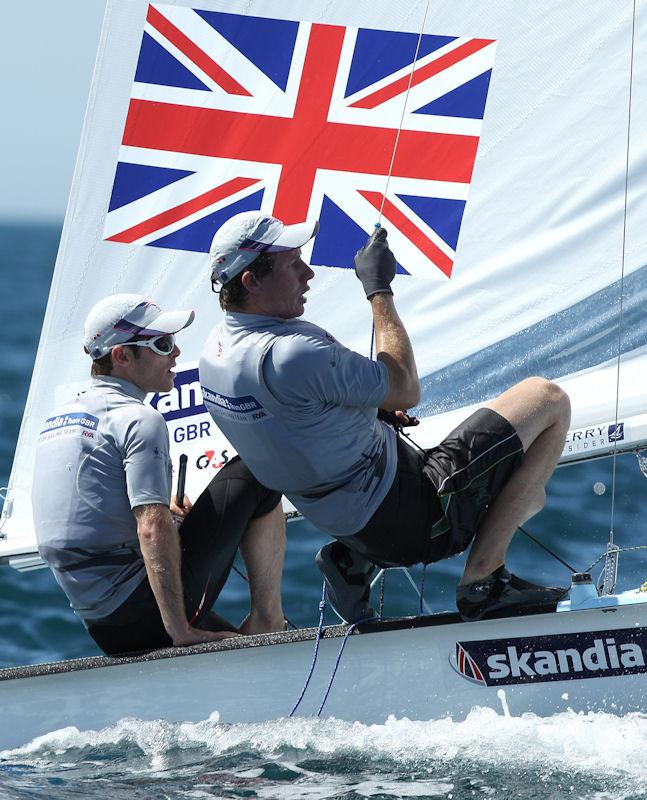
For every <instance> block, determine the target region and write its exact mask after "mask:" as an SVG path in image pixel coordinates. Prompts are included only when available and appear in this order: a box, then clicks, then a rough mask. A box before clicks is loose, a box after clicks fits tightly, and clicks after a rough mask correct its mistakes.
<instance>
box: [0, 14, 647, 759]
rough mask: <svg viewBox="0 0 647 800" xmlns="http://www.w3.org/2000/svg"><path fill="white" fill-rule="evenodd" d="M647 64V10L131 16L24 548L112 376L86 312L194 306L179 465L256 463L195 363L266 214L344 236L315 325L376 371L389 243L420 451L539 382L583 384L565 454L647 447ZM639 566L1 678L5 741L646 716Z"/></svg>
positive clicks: (92, 158) (71, 243)
mask: <svg viewBox="0 0 647 800" xmlns="http://www.w3.org/2000/svg"><path fill="white" fill-rule="evenodd" d="M646 52H647V3H645V2H644V0H599V2H597V3H596V4H594V6H592V5H591V4H590V3H584V2H580V0H575V2H571V3H568V4H564V3H562V2H561V0H546V2H544V3H542V4H539V5H538V4H534V5H533V4H526V6H525V7H524V10H523V13H520V12H519V4H518V3H515V2H512V0H497V1H496V2H492V0H488V1H487V2H485V0H477V2H474V1H473V0H471V1H470V2H469V3H468V2H466V0H434V2H433V3H431V2H428V0H418V2H415V1H414V0H412V1H411V2H410V3H409V4H407V7H406V13H403V9H402V6H401V4H400V5H399V6H396V5H395V4H393V3H390V2H387V0H374V2H372V3H370V4H367V3H359V2H358V3H355V4H352V7H351V6H350V4H348V3H344V2H342V0H325V1H324V0H311V2H309V3H308V4H303V3H300V2H297V0H281V2H278V0H245V2H243V0H227V1H226V2H225V0H177V2H173V3H148V2H147V0H109V2H108V4H107V9H106V16H105V20H104V26H103V32H102V36H101V42H100V46H99V54H98V59H97V64H96V69H95V75H94V80H93V84H92V89H91V95H90V100H89V104H88V110H87V115H86V120H85V126H84V130H83V135H82V141H81V146H80V151H79V157H78V162H77V167H76V172H75V177H74V181H73V186H72V191H71V196H70V201H69V206H68V210H67V215H66V220H65V225H64V229H63V234H62V238H61V244H60V250H59V255H58V259H57V264H56V270H55V274H54V278H53V282H52V288H51V293H50V298H49V303H48V307H47V312H46V315H45V320H44V324H43V330H42V336H41V340H40V345H39V349H38V354H37V357H36V362H35V366H34V373H33V377H32V382H31V387H30V391H29V397H28V400H27V404H26V407H25V412H24V417H23V422H22V426H21V430H20V435H19V439H18V444H17V448H16V454H15V460H14V464H13V469H12V473H11V479H10V485H9V489H8V493H7V497H6V499H5V502H4V506H3V510H2V517H1V530H0V536H1V537H2V538H0V559H1V560H2V561H3V562H5V563H7V564H9V565H11V566H12V567H15V568H17V569H31V568H35V567H37V566H40V565H41V562H40V559H39V556H38V554H37V549H36V541H35V535H34V531H33V523H32V519H31V501H30V492H31V474H32V469H33V462H34V457H35V444H36V440H37V437H38V433H39V431H40V429H41V426H42V423H43V421H44V420H45V419H46V418H47V415H48V413H49V412H50V410H51V407H52V405H56V404H58V403H60V402H61V401H63V400H65V399H69V398H70V397H73V396H74V395H75V394H76V393H77V392H78V391H79V390H82V389H83V388H84V387H85V386H86V385H87V380H88V377H87V372H88V363H87V359H86V358H85V357H84V356H83V354H82V352H81V347H80V342H81V331H82V324H83V319H84V316H85V313H86V312H87V310H88V309H89V308H90V307H91V306H92V305H93V304H94V302H96V301H97V300H98V299H99V298H101V297H104V296H107V295H109V294H111V293H114V292H117V291H123V292H130V291H133V292H139V293H142V294H144V295H147V296H150V297H152V298H154V299H155V300H156V301H158V302H159V303H160V304H161V305H162V306H169V307H170V306H174V307H175V306H177V305H178V304H179V305H181V306H182V307H191V308H194V309H196V315H197V321H196V323H195V324H194V325H193V326H192V327H191V328H190V329H188V330H187V331H186V332H183V334H182V350H183V354H182V358H183V361H182V363H180V364H179V365H178V373H177V379H176V383H175V387H174V389H173V390H172V391H171V392H170V393H168V394H164V395H155V396H153V397H151V398H150V402H151V403H152V404H153V405H154V406H155V407H156V408H157V409H158V410H159V411H160V412H161V413H163V415H164V417H165V419H166V422H167V425H168V428H169V434H170V439H171V444H172V448H173V452H174V457H175V462H176V463H177V462H178V460H179V456H180V455H181V454H184V455H186V456H187V457H188V463H189V465H190V470H189V474H188V477H187V492H188V493H189V495H191V496H193V497H195V496H197V494H198V493H199V492H200V490H201V489H202V488H203V486H204V485H206V483H207V481H208V480H209V478H210V477H211V476H212V475H213V471H214V469H218V468H219V467H221V466H222V464H223V463H225V462H226V460H227V459H228V458H230V457H231V456H232V455H233V453H234V451H233V448H232V447H231V445H230V444H229V443H228V442H227V441H226V440H224V439H223V437H222V435H221V434H220V433H219V431H218V430H217V429H216V428H215V426H214V424H213V422H212V421H211V419H210V417H209V416H208V414H207V412H206V409H205V407H204V405H203V402H202V397H201V394H200V387H199V382H198V376H197V360H198V357H199V353H200V349H201V347H202V344H203V342H204V340H205V338H206V336H207V333H208V331H209V329H210V328H211V327H212V326H213V325H214V324H215V323H216V322H217V321H218V320H219V316H220V312H219V310H218V308H217V304H216V302H215V299H214V297H213V295H211V294H210V293H209V291H208V267H207V257H206V255H205V253H206V251H207V250H208V246H209V242H210V240H211V237H212V235H213V233H214V231H215V230H216V229H217V228H218V227H219V225H220V224H222V222H224V221H225V220H226V219H227V218H228V217H230V216H231V215H233V214H235V213H237V212H239V211H242V210H248V209H258V208H262V209H263V210H267V211H269V212H272V213H274V214H275V215H277V216H279V217H281V218H283V219H284V220H285V221H286V222H295V221H301V220H302V219H305V218H306V217H318V218H319V219H320V221H321V230H322V234H321V235H320V236H319V237H317V239H316V241H315V243H314V245H313V246H311V247H310V250H305V251H304V255H305V257H306V259H309V261H310V263H311V264H312V265H313V266H314V267H315V270H316V272H317V276H316V279H315V280H314V281H313V285H312V290H311V292H310V294H309V301H308V310H307V318H308V319H309V320H311V321H313V322H315V323H317V324H320V325H322V326H324V327H326V328H328V329H330V330H331V331H332V332H333V333H334V334H335V336H336V337H337V338H339V340H340V341H342V342H343V343H344V344H346V345H347V346H349V347H351V348H353V349H355V350H356V351H358V352H363V353H365V354H367V355H368V353H369V349H370V338H371V337H370V332H371V321H370V312H369V308H368V304H367V303H366V302H365V301H364V299H363V297H362V294H361V291H360V289H359V287H358V285H357V282H356V279H355V276H354V275H353V273H352V270H351V269H349V267H351V266H352V257H353V255H354V253H355V251H356V250H357V249H358V247H359V246H361V245H362V244H363V243H364V241H365V240H366V236H367V234H368V233H369V232H370V231H371V230H372V229H373V226H374V224H375V222H376V221H380V222H382V224H384V225H385V227H388V229H389V241H390V244H391V248H392V250H393V251H394V253H395V254H396V257H397V259H398V264H399V266H398V273H399V274H398V275H397V276H396V279H395V282H394V289H395V296H396V302H397V305H398V309H399V311H400V313H401V316H402V318H403V320H404V322H405V325H406V327H407V329H408V330H409V332H410V334H411V338H412V341H413V346H414V351H415V353H416V357H417V362H418V368H419V372H420V374H421V376H422V386H423V400H422V402H421V405H420V407H419V408H418V410H417V413H418V415H419V416H420V417H421V419H422V422H421V425H420V428H419V429H417V430H416V440H417V441H418V443H419V444H420V445H421V446H431V445H433V444H435V443H436V442H438V441H440V440H441V439H442V438H443V436H444V435H445V434H446V433H447V432H448V431H449V430H451V429H452V427H453V426H454V425H455V423H456V422H457V421H459V420H460V419H462V418H464V417H465V416H467V414H469V413H470V411H471V410H472V409H474V408H476V407H478V405H479V404H480V403H482V402H483V401H484V400H487V399H489V398H491V397H493V396H495V395H497V394H499V393H500V392H501V391H503V390H504V389H505V388H507V387H508V386H509V385H511V384H512V383H514V382H516V381H517V380H519V379H520V378H523V377H526V376H528V375H532V374H541V375H544V376H546V377H549V378H552V379H555V380H557V381H558V382H559V383H560V384H561V385H562V386H563V387H564V388H565V389H566V390H567V391H568V393H569V395H570V397H571V400H572V403H573V409H574V413H573V420H572V430H571V431H570V432H569V434H568V437H567V441H566V442H565V447H564V453H563V456H562V462H563V463H564V464H567V463H574V462H578V461H582V460H584V459H593V458H598V457H603V456H611V457H614V458H615V457H616V456H617V454H618V453H620V452H625V451H639V450H640V449H641V448H642V447H645V446H647V369H646V366H647V346H646V342H645V332H646V330H647V323H646V321H645V314H644V312H643V308H644V303H643V302H641V301H642V300H643V297H644V294H645V287H646V286H647V281H646V276H647V265H646V264H645V241H644V237H645V230H647V225H646V224H645V223H646V222H647V193H646V192H645V185H646V182H647V181H646V179H647V175H646V174H645V170H646V165H647V144H646V142H647V138H646V137H645V135H644V134H645V131H646V130H647V102H646V101H647V97H646V96H645V95H647V74H645V73H646V72H647V59H645V58H644V57H643V56H644V55H645V53H646ZM286 512H287V513H288V514H290V515H292V516H294V511H293V510H291V509H289V508H288V509H286ZM294 524H295V525H299V522H295V523H294ZM611 529H612V531H613V523H612V524H611ZM617 553H618V547H617V543H616V542H615V541H613V537H610V544H609V547H608V552H607V554H606V564H605V569H604V572H603V576H602V580H601V586H600V587H599V588H600V591H598V590H597V589H596V587H595V586H594V585H593V584H590V583H587V579H586V577H578V578H576V579H575V581H574V586H573V589H572V592H571V596H570V598H569V599H568V600H566V601H563V602H562V603H560V604H559V605H558V606H557V607H555V606H551V607H540V608H535V609H528V610H527V612H526V613H524V615H522V616H507V617H499V618H494V619H487V620H482V621H479V622H473V623H462V622H460V620H459V618H458V616H457V615H456V614H455V613H453V612H451V611H449V612H447V613H444V614H439V615H427V616H419V617H411V618H406V619H396V620H383V621H377V622H372V623H367V624H365V625H362V626H359V628H357V629H349V628H347V627H346V626H343V625H340V626H333V627H330V628H326V629H325V630H324V631H323V632H321V631H320V629H319V630H316V629H315V628H312V629H306V630H299V631H293V632H289V633H288V632H286V633H277V634H271V635H266V636H258V637H244V638H240V639H235V640H228V641H225V642H220V643H214V644H208V645H199V646H196V647H192V648H179V649H170V650H165V651H158V652H154V653H149V654H144V655H141V656H133V657H129V658H120V659H115V658H102V657H97V658H89V659H80V660H78V661H65V662H57V663H53V664H46V665H37V666H30V667H22V668H16V669H6V670H0V704H1V705H2V709H3V725H2V726H1V728H0V749H4V748H10V747H14V746H18V745H20V744H23V743H25V742H27V741H30V740H31V739H33V738H34V737H38V736H41V735H43V734H45V733H47V732H49V731H52V730H56V729H59V728H63V727H67V726H76V727H78V728H81V729H96V728H101V727H104V726H106V725H109V724H111V723H114V722H115V721H117V720H118V719H121V718H123V717H139V718H142V719H156V718H165V719H169V720H185V719H186V720H198V719H205V718H211V719H214V720H216V719H219V720H221V721H223V722H248V721H259V720H266V719H273V718H277V717H282V716H286V715H287V714H289V713H290V712H291V711H294V713H297V714H302V715H309V714H316V713H320V714H324V715H331V716H335V717H339V718H342V719H350V720H360V721H363V722H381V721H384V720H385V719H386V718H387V717H388V716H389V715H395V716H397V717H403V716H407V717H409V718H414V719H430V718H436V717H440V716H443V715H447V714H451V715H452V716H453V717H454V718H461V717H464V716H465V715H466V714H467V713H468V712H469V710H470V708H472V707H473V706H475V705H479V706H490V707H493V708H495V709H497V710H500V709H501V708H502V707H504V708H505V709H508V710H509V711H510V712H511V713H514V714H518V713H522V712H524V711H532V712H534V713H537V714H542V715H549V714H552V713H555V712H558V711H563V710H565V709H566V708H572V709H574V710H575V711H580V710H582V711H583V710H607V711H615V712H619V711H621V712H628V711H634V710H642V711H645V710H647V698H646V697H645V686H644V678H643V675H644V673H645V672H646V671H647V666H646V663H645V662H646V658H647V604H646V601H647V594H646V593H643V592H640V591H639V590H638V589H636V590H632V591H628V592H624V593H621V594H617V593H615V571H616V567H617ZM320 633H321V635H320ZM315 644H316V650H315ZM315 652H316V658H314V659H313V653H315ZM306 678H308V680H307V681H306ZM304 682H306V688H305V691H304V692H303V696H302V698H301V700H300V702H299V703H298V704H297V706H296V707H295V700H296V698H297V697H298V695H299V692H300V690H301V689H302V687H303V686H304Z"/></svg>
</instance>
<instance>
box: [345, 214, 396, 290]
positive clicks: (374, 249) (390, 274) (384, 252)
mask: <svg viewBox="0 0 647 800" xmlns="http://www.w3.org/2000/svg"><path fill="white" fill-rule="evenodd" d="M395 269H396V263H395V256H394V255H393V253H392V252H391V250H390V249H389V245H388V242H387V241H386V228H378V229H377V230H376V231H375V232H374V233H372V234H371V236H370V237H369V240H368V242H367V243H366V244H365V245H364V247H362V249H361V250H359V251H358V252H357V255H356V256H355V274H356V275H357V277H358V278H359V279H360V281H361V282H362V286H363V287H364V291H365V292H366V297H367V299H368V300H370V299H371V297H373V296H374V295H376V294H393V292H392V291H391V281H392V280H393V278H394V277H395Z"/></svg>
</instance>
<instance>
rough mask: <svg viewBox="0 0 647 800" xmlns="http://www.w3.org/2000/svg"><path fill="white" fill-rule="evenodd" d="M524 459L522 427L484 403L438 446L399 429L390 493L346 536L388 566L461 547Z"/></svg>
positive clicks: (430, 557) (435, 556) (424, 560)
mask: <svg viewBox="0 0 647 800" xmlns="http://www.w3.org/2000/svg"><path fill="white" fill-rule="evenodd" d="M522 461H523V446H522V444H521V440H520V439H519V437H518V435H517V433H516V431H515V429H514V428H513V426H512V425H511V424H510V423H509V422H508V421H507V420H506V419H505V418H504V417H502V416H501V415H500V414H498V413H497V412H496V411H493V410H492V409H489V408H480V409H479V410H478V411H476V412H475V413H474V414H472V415H471V416H470V417H468V418H467V419H466V420H465V421H464V422H462V423H461V424H460V425H459V426H458V427H457V428H456V429H455V430H453V431H452V432H451V433H450V434H449V436H447V437H446V438H445V439H444V440H443V441H442V442H441V443H440V444H439V445H438V446H437V447H432V448H431V449H430V450H425V451H419V450H414V448H413V447H411V445H409V444H408V443H407V442H406V441H405V440H404V439H402V438H401V437H398V466H397V471H396V475H395V479H394V481H393V485H392V486H391V488H390V490H389V492H388V494H387V495H386V497H385V498H384V500H383V501H382V503H381V505H380V507H379V508H378V510H377V511H376V512H375V514H373V516H372V517H371V519H370V520H369V521H368V523H367V525H366V526H365V527H364V528H363V529H362V530H361V531H359V533H356V534H354V535H353V536H347V537H338V538H339V541H342V542H344V543H345V544H347V545H348V546H349V547H350V548H351V549H354V550H357V551H358V552H361V553H362V554H363V555H365V556H366V557H367V558H369V559H370V560H371V561H373V562H374V563H375V564H378V565H379V566H387V567H388V566H409V565H411V564H417V563H420V562H422V563H429V562H431V561H440V560H441V559H443V558H448V557H449V556H452V555H455V554H456V553H461V552H462V551H463V550H465V548H466V547H467V546H468V545H469V544H470V542H471V541H472V539H473V538H474V534H475V533H476V531H477V529H478V526H479V523H480V522H481V519H482V517H483V515H484V513H485V512H486V510H487V508H488V506H489V505H490V504H491V503H492V502H493V501H494V500H495V499H496V498H497V497H498V495H499V493H500V492H501V490H502V489H503V487H504V486H505V484H506V483H507V482H508V481H509V480H510V477H511V476H512V474H513V473H514V471H515V470H516V469H518V468H519V466H520V465H521V463H522Z"/></svg>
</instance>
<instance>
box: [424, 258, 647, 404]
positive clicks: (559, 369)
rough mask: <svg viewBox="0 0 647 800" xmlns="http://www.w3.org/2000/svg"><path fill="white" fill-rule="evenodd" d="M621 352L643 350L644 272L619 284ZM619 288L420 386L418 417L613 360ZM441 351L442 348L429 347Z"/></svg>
mask: <svg viewBox="0 0 647 800" xmlns="http://www.w3.org/2000/svg"><path fill="white" fill-rule="evenodd" d="M622 291H623V293H624V299H623V311H622V314H623V321H622V337H621V345H620V350H621V353H629V352H631V351H632V350H636V349H638V348H639V347H644V346H645V345H646V344H647V314H646V313H645V308H647V266H643V267H641V268H640V269H638V270H636V271H635V272H633V273H631V274H630V275H628V276H626V277H625V279H624V285H623V289H622ZM620 292H621V287H620V282H619V281H617V282H616V283H612V284H611V285H609V286H607V287H605V288H604V289H602V290H600V291H599V292H596V293H595V294H592V295H591V296H589V297H587V298H585V299H584V300H581V301H580V302H579V303H576V304H575V305H574V306H571V307H570V308H567V309H564V311H560V312H558V313H557V314H553V315H552V316H550V317H548V318H546V319H544V320H542V321H541V322H538V323H537V324H536V325H531V326H530V327H529V328H526V329H525V330H523V331H520V332H519V333H517V334H516V335H514V336H510V337H509V338H507V339H503V340H502V341H500V342H497V343H496V344H493V345H491V346H490V347H485V348H483V349H482V350H479V351H478V352H476V353H473V354H472V355H470V356H468V357H467V358H464V359H462V360H461V361H456V362H454V363H453V364H449V365H448V366H446V367H444V368H443V369H441V370H438V371H437V372H432V373H430V374H429V375H426V376H425V377H424V378H423V379H422V380H421V386H422V401H421V403H420V405H419V406H418V409H417V413H418V414H419V415H420V416H425V417H427V416H430V415H432V414H438V413H441V412H443V411H451V410H452V409H454V408H460V407H462V406H468V405H471V404H472V403H479V402H481V401H483V400H486V399H488V398H490V397H493V396H494V395H496V394H500V393H501V392H502V391H504V390H505V389H507V388H508V387H510V386H512V385H513V384H515V383H517V382H518V381H520V380H523V379H524V378H528V377H530V376H531V375H542V376H543V377H546V378H550V379H553V380H555V379H559V378H562V377H564V376H566V375H571V374H572V373H574V372H579V371H580V370H583V369H589V368H591V367H595V366H597V365H598V364H603V363H604V362H606V361H610V360H611V359H613V358H617V356H618V324H619V298H620ZM428 344H429V346H430V347H434V346H436V347H441V346H442V342H429V343H428Z"/></svg>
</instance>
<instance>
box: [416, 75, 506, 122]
mask: <svg viewBox="0 0 647 800" xmlns="http://www.w3.org/2000/svg"><path fill="white" fill-rule="evenodd" d="M491 77H492V70H491V69H489V70H488V71H487V72H484V73H483V74H482V75H477V77H476V78H472V80H471V81H468V82H467V83H464V84H463V85H462V86H459V87H458V88H457V89H453V90H452V91H451V92H447V94H444V95H442V97H438V98H437V99H436V100H432V102H431V103H427V105H426V106H421V107H420V108H417V109H416V110H415V112H414V113H415V114H438V115H440V116H444V117H467V118H468V119H483V115H484V114H485V101H486V100H487V92H488V87H489V86H490V78H491Z"/></svg>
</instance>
